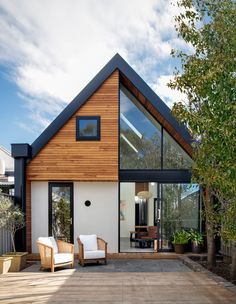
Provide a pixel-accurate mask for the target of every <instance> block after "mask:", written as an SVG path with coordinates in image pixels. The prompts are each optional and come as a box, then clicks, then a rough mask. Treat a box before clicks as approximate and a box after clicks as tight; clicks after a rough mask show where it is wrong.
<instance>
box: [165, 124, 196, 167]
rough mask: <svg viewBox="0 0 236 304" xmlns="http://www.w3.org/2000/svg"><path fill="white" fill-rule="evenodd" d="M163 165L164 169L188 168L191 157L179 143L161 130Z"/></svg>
mask: <svg viewBox="0 0 236 304" xmlns="http://www.w3.org/2000/svg"><path fill="white" fill-rule="evenodd" d="M163 137H164V138H163V145H164V146H163V167H164V169H189V168H190V167H191V164H192V159H191V157H190V156H189V155H188V154H187V153H186V152H185V151H184V150H183V149H182V148H181V147H180V145H179V144H178V143H177V142H176V141H175V140H174V139H173V138H172V137H171V136H170V135H169V134H168V133H167V132H166V131H165V130H163Z"/></svg>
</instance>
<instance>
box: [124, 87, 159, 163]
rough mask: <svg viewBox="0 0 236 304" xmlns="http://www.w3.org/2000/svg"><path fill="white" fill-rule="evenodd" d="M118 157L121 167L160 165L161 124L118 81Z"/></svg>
mask: <svg viewBox="0 0 236 304" xmlns="http://www.w3.org/2000/svg"><path fill="white" fill-rule="evenodd" d="M120 160H121V161H120V166H121V169H160V168H161V126H160V124H159V123H158V122H157V121H155V120H154V118H153V117H152V116H151V115H150V114H149V113H148V111H147V110H146V109H145V108H144V107H143V106H142V105H141V104H140V102H139V101H137V99H136V98H135V97H134V96H133V95H132V94H131V93H130V92H129V91H128V90H127V89H126V88H125V87H124V86H122V85H121V91H120Z"/></svg>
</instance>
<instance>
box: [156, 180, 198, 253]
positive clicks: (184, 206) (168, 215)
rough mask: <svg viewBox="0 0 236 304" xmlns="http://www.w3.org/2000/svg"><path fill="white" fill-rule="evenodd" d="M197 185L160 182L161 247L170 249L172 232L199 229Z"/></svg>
mask: <svg viewBox="0 0 236 304" xmlns="http://www.w3.org/2000/svg"><path fill="white" fill-rule="evenodd" d="M199 214H200V210H199V186H198V185H197V184H162V215H161V234H162V249H170V248H171V243H172V235H173V232H174V231H176V230H179V229H190V228H193V229H197V230H198V229H199V225H200V223H199V222H200V221H199V220H200V218H199Z"/></svg>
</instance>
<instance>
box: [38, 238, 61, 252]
mask: <svg viewBox="0 0 236 304" xmlns="http://www.w3.org/2000/svg"><path fill="white" fill-rule="evenodd" d="M38 241H39V242H40V243H43V244H44V245H47V246H50V247H53V249H54V254H55V253H58V247H57V242H56V241H55V239H54V237H53V236H49V237H40V238H38Z"/></svg>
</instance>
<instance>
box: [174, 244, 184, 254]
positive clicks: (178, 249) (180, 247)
mask: <svg viewBox="0 0 236 304" xmlns="http://www.w3.org/2000/svg"><path fill="white" fill-rule="evenodd" d="M174 248H175V253H178V254H183V253H184V252H185V244H174Z"/></svg>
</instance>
